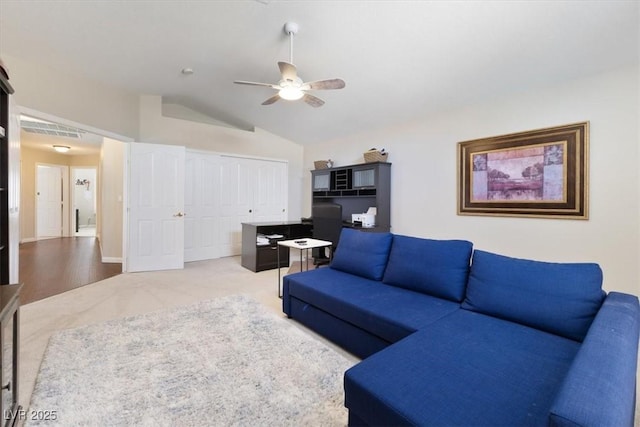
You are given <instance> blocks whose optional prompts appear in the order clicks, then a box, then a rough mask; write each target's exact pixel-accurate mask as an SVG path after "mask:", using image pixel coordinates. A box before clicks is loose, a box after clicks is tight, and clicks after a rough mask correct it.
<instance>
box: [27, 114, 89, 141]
mask: <svg viewBox="0 0 640 427" xmlns="http://www.w3.org/2000/svg"><path fill="white" fill-rule="evenodd" d="M20 127H21V128H22V130H24V131H26V132H31V133H39V134H43V135H52V136H64V137H67V138H75V139H80V138H81V137H82V134H84V133H85V131H83V130H80V129H78V128H73V127H69V126H63V125H59V124H56V123H49V122H45V121H42V120H33V119H24V118H23V119H21V120H20Z"/></svg>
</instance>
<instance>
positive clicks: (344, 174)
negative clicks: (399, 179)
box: [311, 162, 391, 231]
mask: <svg viewBox="0 0 640 427" xmlns="http://www.w3.org/2000/svg"><path fill="white" fill-rule="evenodd" d="M311 190H312V203H313V204H316V203H338V204H339V205H342V220H343V221H344V222H345V225H348V224H349V223H350V222H351V214H358V213H365V212H367V210H368V209H369V208H370V207H375V208H376V210H377V214H376V226H375V227H374V228H370V229H363V230H367V231H390V230H391V163H384V162H375V163H361V164H357V165H349V166H340V167H335V168H331V169H318V170H312V171H311Z"/></svg>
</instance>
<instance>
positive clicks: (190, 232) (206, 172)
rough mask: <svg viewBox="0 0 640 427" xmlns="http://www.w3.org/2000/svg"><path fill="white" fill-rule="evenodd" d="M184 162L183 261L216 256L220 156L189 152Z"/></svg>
mask: <svg viewBox="0 0 640 427" xmlns="http://www.w3.org/2000/svg"><path fill="white" fill-rule="evenodd" d="M185 165H186V167H185V190H184V204H185V210H186V212H188V213H189V214H188V215H187V216H186V217H185V219H184V260H185V262H190V261H200V260H205V259H213V258H217V257H218V256H219V255H218V241H219V227H218V211H219V199H220V196H219V192H220V186H219V181H220V156H219V155H217V154H211V153H202V152H195V151H187V153H186V161H185Z"/></svg>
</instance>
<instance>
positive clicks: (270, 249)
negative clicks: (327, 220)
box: [241, 221, 312, 272]
mask: <svg viewBox="0 0 640 427" xmlns="http://www.w3.org/2000/svg"><path fill="white" fill-rule="evenodd" d="M311 233H312V224H311V222H308V221H304V222H303V221H282V222H243V223H242V259H241V264H242V266H243V267H245V268H248V269H249V270H251V271H254V272H258V271H263V270H271V269H274V268H278V251H279V252H280V265H279V266H280V267H288V266H289V248H287V247H280V248H278V241H282V240H291V239H299V238H302V237H311ZM258 234H262V235H265V236H272V235H276V234H277V235H281V236H282V237H280V238H272V239H269V242H268V243H267V244H263V245H259V244H257V237H258Z"/></svg>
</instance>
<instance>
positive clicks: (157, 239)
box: [127, 143, 185, 271]
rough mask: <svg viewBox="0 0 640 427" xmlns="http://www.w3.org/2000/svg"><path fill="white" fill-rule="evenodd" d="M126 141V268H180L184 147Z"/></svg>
mask: <svg viewBox="0 0 640 427" xmlns="http://www.w3.org/2000/svg"><path fill="white" fill-rule="evenodd" d="M129 145H130V150H131V151H130V156H129V159H130V165H129V167H130V170H129V186H130V188H129V250H128V251H127V256H128V263H127V266H128V271H151V270H169V269H180V268H183V267H184V215H185V212H184V188H185V187H184V166H185V148H184V147H178V146H172V145H159V144H143V143H131V144H129Z"/></svg>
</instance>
